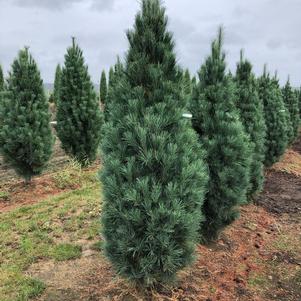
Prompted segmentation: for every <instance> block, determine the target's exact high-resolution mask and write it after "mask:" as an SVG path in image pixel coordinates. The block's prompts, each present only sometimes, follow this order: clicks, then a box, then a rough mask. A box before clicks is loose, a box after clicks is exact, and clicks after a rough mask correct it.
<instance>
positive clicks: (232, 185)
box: [191, 28, 250, 242]
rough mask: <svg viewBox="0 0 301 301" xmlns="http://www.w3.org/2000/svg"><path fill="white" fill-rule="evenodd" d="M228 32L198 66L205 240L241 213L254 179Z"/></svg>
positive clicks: (195, 107) (196, 116)
mask: <svg viewBox="0 0 301 301" xmlns="http://www.w3.org/2000/svg"><path fill="white" fill-rule="evenodd" d="M222 43H223V33H222V29H221V28H220V29H219V33H218V38H217V40H215V41H213V43H212V45H211V56H209V57H208V58H207V59H206V61H205V63H204V65H203V66H202V67H201V69H200V71H199V80H200V81H199V83H198V85H197V88H196V89H195V90H194V92H193V97H192V102H191V112H192V114H193V127H194V129H195V130H196V132H197V133H198V135H199V137H200V141H202V143H203V145H204V148H205V150H206V152H207V163H208V166H209V191H208V193H207V195H206V198H205V203H204V206H203V211H204V214H205V218H206V221H205V223H204V224H203V227H202V229H201V232H202V233H201V234H202V237H203V240H204V241H205V242H208V241H210V240H214V239H216V238H217V237H218V234H219V233H220V231H221V230H222V229H223V228H224V227H225V226H227V225H229V224H230V223H231V222H232V221H234V220H235V218H236V217H237V216H238V205H240V204H242V203H243V202H245V201H246V191H247V187H248V185H249V165H250V163H249V159H248V158H249V156H250V151H249V140H248V137H247V136H246V134H245V132H244V129H243V125H242V124H241V122H240V121H239V116H238V113H237V109H236V108H235V105H234V85H233V82H232V80H231V78H230V77H229V76H227V75H226V74H225V69H226V63H225V53H224V52H223V50H222Z"/></svg>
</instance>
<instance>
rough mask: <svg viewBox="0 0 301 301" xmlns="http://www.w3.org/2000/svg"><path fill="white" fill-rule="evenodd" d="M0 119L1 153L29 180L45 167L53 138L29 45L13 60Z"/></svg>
mask: <svg viewBox="0 0 301 301" xmlns="http://www.w3.org/2000/svg"><path fill="white" fill-rule="evenodd" d="M0 120H1V128H0V146H1V154H2V155H3V157H4V159H5V160H6V161H7V162H8V163H9V164H10V165H11V166H12V167H13V168H14V169H15V171H16V172H17V174H19V175H20V176H22V177H23V178H24V179H25V180H26V181H27V182H29V181H30V180H31V178H32V177H33V176H36V175H39V174H40V173H41V172H42V171H43V169H44V168H45V167H46V164H47V162H48V160H49V158H50V156H51V153H52V146H53V142H54V138H53V136H52V133H51V128H50V113H49V107H48V102H47V99H46V97H45V94H44V88H43V82H42V80H41V76H40V72H39V70H38V67H37V64H36V62H35V61H34V59H33V58H32V56H31V54H30V53H29V51H28V48H25V49H24V50H21V51H20V52H19V55H18V57H17V58H16V59H15V60H14V62H13V64H12V69H11V71H10V73H9V76H8V79H7V91H6V92H5V95H4V97H3V99H2V101H1V107H0Z"/></svg>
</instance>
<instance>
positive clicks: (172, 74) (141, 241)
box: [0, 0, 301, 286]
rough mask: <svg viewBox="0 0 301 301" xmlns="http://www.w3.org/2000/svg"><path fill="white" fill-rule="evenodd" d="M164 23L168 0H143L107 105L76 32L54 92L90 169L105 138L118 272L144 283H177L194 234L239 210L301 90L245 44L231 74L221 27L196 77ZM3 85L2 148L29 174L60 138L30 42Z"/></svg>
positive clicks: (66, 138) (205, 236)
mask: <svg viewBox="0 0 301 301" xmlns="http://www.w3.org/2000/svg"><path fill="white" fill-rule="evenodd" d="M167 25H168V20H167V17H166V14H165V9H164V8H163V7H162V6H161V4H160V1H159V0H143V1H142V7H141V11H140V12H139V13H138V14H137V16H136V20H135V25H134V28H133V29H132V30H130V31H128V33H127V37H128V41H129V50H128V52H127V55H126V58H125V62H124V63H122V62H121V61H120V60H119V59H118V61H117V64H116V65H115V66H114V68H111V70H110V73H109V83H108V85H107V82H106V75H105V73H104V72H103V73H102V76H101V81H100V93H99V94H100V99H101V101H102V105H103V106H102V107H101V106H100V102H99V100H98V99H97V96H96V93H95V91H94V87H93V84H92V82H91V79H90V76H89V74H88V68H87V66H86V65H85V62H84V58H83V53H82V51H81V49H80V48H79V47H78V45H77V44H76V42H75V39H74V38H73V40H72V45H71V47H70V48H68V49H67V53H66V55H65V62H64V66H63V67H62V68H61V67H60V66H58V67H57V69H56V76H55V85H54V91H53V96H52V97H51V99H52V101H54V102H55V103H56V106H57V115H56V119H57V126H56V131H57V135H58V137H59V139H60V140H61V143H62V147H63V149H64V150H65V151H66V153H67V154H70V155H71V156H72V157H74V158H76V159H77V160H78V161H79V162H80V163H81V165H82V166H86V165H88V164H90V163H91V162H93V161H94V160H95V158H96V156H97V152H98V148H99V145H100V142H101V158H102V160H103V168H102V170H101V179H102V183H103V209H102V233H103V236H104V239H105V251H106V254H107V256H108V258H109V259H110V260H111V262H112V264H113V266H114V267H115V269H116V270H117V272H118V273H119V274H121V275H123V276H125V277H127V278H128V279H131V280H133V281H135V282H136V283H139V284H142V285H145V286H150V285H156V284H159V283H162V282H169V281H171V280H173V279H174V277H175V276H176V273H177V271H179V270H180V269H182V268H184V267H185V266H187V265H188V264H189V263H190V262H191V261H192V260H193V258H194V250H195V246H196V244H197V243H199V242H203V243H207V242H209V241H212V240H215V239H216V238H217V237H218V235H219V233H220V232H221V231H222V230H223V229H224V227H226V226H227V225H229V224H230V223H232V222H233V221H234V220H235V219H236V218H237V216H238V215H239V206H241V205H242V204H245V203H247V202H248V201H250V200H252V198H253V197H254V196H255V195H256V194H257V193H259V192H260V191H261V189H262V186H263V180H264V175H263V171H264V170H263V169H264V166H267V167H268V166H271V165H272V164H273V163H275V162H276V161H278V160H279V158H280V157H281V155H282V154H283V153H284V151H285V149H286V148H287V147H288V146H289V145H290V144H291V143H293V141H294V140H295V139H296V137H297V135H298V127H299V124H300V109H299V108H300V103H301V101H300V100H301V93H299V92H297V91H295V90H294V89H293V88H292V87H291V86H290V83H289V81H288V82H287V84H286V85H285V87H283V88H281V87H280V85H279V81H278V79H277V76H271V75H270V74H269V73H268V72H267V70H266V68H264V72H263V75H262V76H261V77H259V78H256V77H255V75H254V74H253V72H252V65H251V63H250V62H249V61H248V60H246V59H245V58H244V56H243V53H241V57H240V61H239V63H238V64H237V69H236V74H235V75H232V74H231V73H227V70H226V67H227V66H226V57H225V53H224V51H223V32H222V29H220V30H219V32H218V36H217V38H216V40H214V41H213V42H212V45H211V54H210V55H209V56H208V57H207V58H206V60H205V62H204V63H203V65H202V66H201V68H200V70H199V72H198V79H196V78H195V77H193V78H191V76H190V74H189V72H188V71H185V72H184V71H183V70H182V69H181V68H180V67H179V66H178V64H177V59H176V56H175V51H174V40H173V36H172V33H170V32H169V31H168V29H167ZM0 89H1V90H2V92H1V99H0V101H1V103H0V150H1V154H2V155H3V157H4V158H5V159H6V161H8V162H9V163H10V164H11V166H12V167H14V168H15V170H16V172H17V173H18V174H19V175H21V176H23V177H24V178H25V180H26V181H30V179H31V178H32V176H35V175H38V174H40V173H41V172H42V170H43V169H44V168H45V166H46V164H47V161H48V160H49V158H50V156H51V153H52V147H53V143H54V138H53V137H54V135H53V134H52V130H51V127H50V113H49V103H48V100H47V99H46V97H45V93H44V90H43V83H42V80H41V76H40V72H39V70H38V67H37V64H36V63H35V61H34V60H33V58H32V56H31V55H30V53H29V50H28V48H25V49H24V50H21V51H20V52H19V55H18V57H17V58H16V60H15V61H14V62H13V64H12V68H11V71H10V73H9V75H8V78H7V80H6V82H5V83H4V80H3V74H2V72H0ZM188 113H191V114H192V120H190V119H189V118H187V117H189V116H190V115H189V114H188Z"/></svg>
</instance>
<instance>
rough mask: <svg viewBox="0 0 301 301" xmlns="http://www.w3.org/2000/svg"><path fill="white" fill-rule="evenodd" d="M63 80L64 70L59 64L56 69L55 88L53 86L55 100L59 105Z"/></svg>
mask: <svg viewBox="0 0 301 301" xmlns="http://www.w3.org/2000/svg"><path fill="white" fill-rule="evenodd" d="M61 78H62V69H61V66H60V64H58V65H57V66H56V69H55V77H54V86H53V98H54V102H55V103H56V104H58V102H59V101H60V92H61Z"/></svg>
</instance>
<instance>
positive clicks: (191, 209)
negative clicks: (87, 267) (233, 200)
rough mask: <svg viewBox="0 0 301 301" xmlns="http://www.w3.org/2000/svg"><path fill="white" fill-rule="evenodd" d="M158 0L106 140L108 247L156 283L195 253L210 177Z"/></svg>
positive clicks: (117, 90) (137, 42)
mask: <svg viewBox="0 0 301 301" xmlns="http://www.w3.org/2000/svg"><path fill="white" fill-rule="evenodd" d="M166 28H167V17H166V16H165V10H164V8H162V7H161V6H160V2H159V0H143V1H142V11H141V12H140V13H139V14H138V15H137V16H136V21H135V26H134V29H133V30H131V31H129V32H128V34H127V36H128V40H129V44H130V49H129V51H128V52H127V57H126V64H125V72H124V73H123V76H121V77H120V78H119V81H118V83H117V84H116V85H113V87H114V89H113V91H112V93H111V97H112V106H111V107H110V109H111V112H110V120H109V122H107V123H106V124H105V126H104V127H105V130H104V133H105V135H104V141H103V160H104V167H103V169H102V182H103V189H104V206H103V210H102V224H103V227H102V228H103V235H104V237H105V251H106V254H107V256H108V258H109V259H110V260H111V262H112V264H113V266H114V267H115V269H116V270H117V272H118V273H119V274H121V275H122V276H125V277H127V278H128V279H130V280H132V281H134V282H135V283H138V284H142V285H145V286H152V285H156V284H159V283H161V282H168V281H171V280H172V279H173V278H174V277H175V275H176V273H177V271H178V270H180V269H181V268H183V267H185V266H187V264H189V263H190V262H191V260H192V258H193V254H194V249H195V244H196V242H197V236H198V227H199V223H200V219H201V208H200V207H201V205H202V201H203V196H204V190H205V185H206V182H207V181H206V180H207V173H206V169H205V165H204V163H203V161H202V159H201V158H202V150H201V149H200V146H199V145H198V142H197V136H196V135H195V133H194V131H193V130H192V128H191V124H190V121H189V120H188V119H186V118H183V116H182V115H183V113H185V112H186V110H185V107H186V104H185V101H184V99H183V98H182V92H181V85H180V83H181V77H180V75H179V73H178V72H177V66H176V58H175V54H174V42H173V38H172V35H171V33H169V32H168V31H167V29H166Z"/></svg>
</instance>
